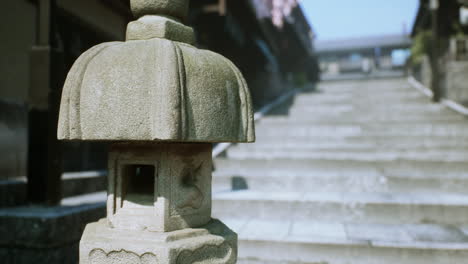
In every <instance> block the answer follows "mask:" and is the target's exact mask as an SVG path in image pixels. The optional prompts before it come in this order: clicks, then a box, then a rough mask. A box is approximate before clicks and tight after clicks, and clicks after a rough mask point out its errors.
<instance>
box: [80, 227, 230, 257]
mask: <svg viewBox="0 0 468 264" xmlns="http://www.w3.org/2000/svg"><path fill="white" fill-rule="evenodd" d="M236 245H237V235H236V233H234V232H233V231H232V230H230V229H229V228H228V227H227V226H226V225H224V224H223V223H222V222H220V221H218V220H211V221H210V222H209V223H208V224H207V225H205V226H203V227H201V228H186V229H182V230H177V231H172V232H151V231H148V230H143V231H135V230H121V229H115V228H111V227H109V225H108V223H107V220H106V219H101V220H100V221H99V222H97V223H92V224H89V225H87V226H86V229H85V231H84V233H83V237H82V239H81V242H80V263H81V264H110V263H112V264H140V263H141V264H176V263H201V262H202V261H203V263H223V264H224V263H229V264H231V263H236V256H237V247H236Z"/></svg>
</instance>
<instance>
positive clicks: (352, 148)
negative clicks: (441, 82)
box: [213, 79, 468, 264]
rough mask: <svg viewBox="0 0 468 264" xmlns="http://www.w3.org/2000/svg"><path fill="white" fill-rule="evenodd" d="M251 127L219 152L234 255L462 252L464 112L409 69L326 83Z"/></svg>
mask: <svg viewBox="0 0 468 264" xmlns="http://www.w3.org/2000/svg"><path fill="white" fill-rule="evenodd" d="M256 130H257V142H256V143H255V144H243V145H238V146H235V147H233V148H231V149H229V150H228V153H227V156H226V157H224V158H218V159H216V160H215V164H216V167H217V170H216V171H215V173H214V176H213V184H214V185H213V190H214V194H213V198H214V201H213V207H214V208H213V214H214V216H216V217H219V218H221V219H222V220H223V221H224V222H226V223H227V224H228V225H229V226H231V227H232V228H233V229H234V230H235V231H237V232H238V234H239V241H240V244H239V246H240V248H239V263H251V264H254V263H255V264H257V263H258V264H259V263H278V264H279V263H328V264H335V263H336V264H355V263H356V264H357V263H359V264H381V263H383V264H386V263H399V264H406V263H407V264H410V263H411V264H419V263H451V264H458V263H468V192H467V191H468V162H467V160H468V119H466V118H464V117H463V116H461V115H459V114H457V113H454V112H452V111H451V110H448V109H445V108H444V107H443V106H441V105H437V104H432V103H430V101H429V99H427V98H426V97H424V96H423V95H421V94H420V93H419V92H418V91H417V90H416V89H414V88H412V87H411V86H410V85H409V84H408V83H407V82H406V80H404V79H383V80H368V81H365V80H355V81H341V82H325V83H322V84H321V85H320V86H319V89H318V91H317V92H310V93H302V94H300V95H299V96H297V97H296V99H295V100H294V102H293V104H292V106H291V107H289V106H286V107H283V108H282V109H278V110H277V111H276V112H275V113H274V114H273V115H270V116H267V117H266V118H264V119H263V120H261V121H260V122H259V123H258V124H257V129H256ZM233 189H236V190H233Z"/></svg>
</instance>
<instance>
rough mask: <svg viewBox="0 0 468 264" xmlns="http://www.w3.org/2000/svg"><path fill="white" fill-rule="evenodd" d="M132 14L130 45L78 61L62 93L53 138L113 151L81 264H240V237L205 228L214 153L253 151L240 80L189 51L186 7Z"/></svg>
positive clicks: (95, 51)
mask: <svg viewBox="0 0 468 264" xmlns="http://www.w3.org/2000/svg"><path fill="white" fill-rule="evenodd" d="M130 5H131V9H132V12H133V14H134V15H135V16H136V17H137V18H139V19H138V20H137V21H134V22H131V23H129V25H128V27H127V38H126V41H125V42H113V43H103V44H100V45H97V46H95V47H93V48H91V49H90V50H88V51H87V52H85V53H84V54H82V55H81V56H80V57H79V58H78V60H77V61H76V62H75V64H74V65H73V67H72V69H71V70H70V72H69V74H68V76H67V79H66V81H65V85H64V88H63V93H62V100H61V106H60V116H59V124H58V139H61V140H108V141H113V142H114V143H113V144H112V145H111V148H110V155H109V175H108V192H107V204H106V208H107V219H103V220H101V221H99V222H97V223H92V224H89V225H87V227H86V230H85V232H84V234H83V237H82V239H81V242H80V263H81V264H101V263H102V264H104V263H106V264H109V263H112V264H133V263H134V264H137V263H148V264H149V263H161V264H163V263H166V264H170V263H171V264H172V263H174V264H175V263H177V264H189V263H219V264H222V263H235V262H236V259H237V235H236V233H234V232H232V231H231V230H230V229H229V228H227V227H226V226H225V225H224V224H222V223H221V222H219V221H213V220H212V219H211V173H212V168H213V166H212V144H211V143H212V142H253V141H254V140H255V132H254V123H253V122H254V116H253V112H252V102H251V98H250V94H249V90H248V87H247V84H246V81H245V80H244V78H243V76H242V74H241V72H240V71H239V69H238V68H236V66H235V65H234V64H233V63H232V62H231V61H229V60H228V59H226V58H224V57H222V56H221V55H219V54H216V53H213V52H210V51H206V50H199V49H197V48H196V47H194V46H192V45H191V44H193V42H194V34H193V29H191V28H190V27H187V26H185V25H183V24H182V23H181V21H184V20H185V18H186V15H187V11H188V6H189V2H188V0H131V1H130ZM116 141H117V142H119V143H115V142H116ZM182 143H185V144H182ZM189 143H190V144H189ZM100 198H101V193H96V194H94V195H90V196H88V197H87V199H90V200H93V199H100ZM83 199H86V198H83ZM67 202H68V203H72V204H73V203H75V202H76V201H74V200H68V201H67Z"/></svg>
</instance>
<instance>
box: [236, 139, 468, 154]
mask: <svg viewBox="0 0 468 264" xmlns="http://www.w3.org/2000/svg"><path fill="white" fill-rule="evenodd" d="M465 148H468V140H466V141H465V140H463V141H462V140H459V139H458V138H446V137H430V138H428V137H426V138H424V141H422V140H421V139H420V138H416V137H405V138H402V137H399V138H394V139H387V138H383V139H378V138H370V139H369V138H363V137H361V138H344V139H343V138H338V139H333V140H330V139H325V138H323V137H319V138H311V139H308V140H305V141H302V140H298V139H285V140H276V141H275V140H273V139H268V138H259V139H258V140H257V142H255V143H252V144H243V145H238V146H236V147H233V148H230V149H229V151H232V150H234V151H236V150H237V149H239V150H261V151H264V150H284V151H286V152H287V151H293V150H299V151H305V150H307V151H313V150H343V151H350V150H365V151H380V150H382V149H386V150H409V149H413V150H428V149H436V150H438V149H440V150H445V149H465Z"/></svg>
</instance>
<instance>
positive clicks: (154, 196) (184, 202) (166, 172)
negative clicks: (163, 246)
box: [107, 143, 213, 232]
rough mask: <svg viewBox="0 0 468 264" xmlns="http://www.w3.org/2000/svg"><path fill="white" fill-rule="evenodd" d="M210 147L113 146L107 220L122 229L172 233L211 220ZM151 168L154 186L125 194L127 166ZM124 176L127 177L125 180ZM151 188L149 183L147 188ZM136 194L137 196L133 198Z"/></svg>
mask: <svg viewBox="0 0 468 264" xmlns="http://www.w3.org/2000/svg"><path fill="white" fill-rule="evenodd" d="M211 149H212V147H211V144H174V143H173V144H157V143H146V144H130V143H128V144H125V143H122V144H116V145H113V146H112V148H111V151H110V156H109V176H110V179H109V191H108V201H107V207H108V218H109V222H110V224H111V225H112V226H114V227H116V228H123V229H136V230H145V229H147V230H150V231H160V232H161V231H162V232H167V231H173V230H178V229H183V228H189V227H197V226H202V225H205V224H206V223H208V222H209V221H210V220H211V170H212V167H213V166H212V161H211ZM134 165H149V166H154V170H155V171H154V173H153V175H151V177H153V178H154V179H155V180H154V181H155V182H154V186H151V187H150V189H148V192H145V193H144V195H146V197H144V196H142V194H141V193H138V190H137V191H135V192H134V193H131V191H129V185H130V182H129V178H128V177H135V176H136V175H128V173H129V172H128V171H127V170H128V168H129V166H134ZM126 174H127V175H126ZM147 184H150V183H147ZM135 195H140V196H139V197H138V198H136V197H135Z"/></svg>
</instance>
